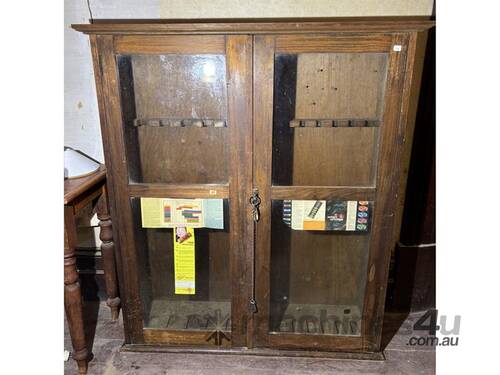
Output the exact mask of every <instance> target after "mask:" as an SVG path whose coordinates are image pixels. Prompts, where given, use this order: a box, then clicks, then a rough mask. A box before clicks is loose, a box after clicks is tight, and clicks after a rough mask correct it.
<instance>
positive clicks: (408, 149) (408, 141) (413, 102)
mask: <svg viewBox="0 0 500 375" xmlns="http://www.w3.org/2000/svg"><path fill="white" fill-rule="evenodd" d="M427 34H428V33H427V31H425V32H422V33H419V34H413V35H412V36H411V37H410V38H411V39H410V46H411V45H412V44H413V43H416V44H415V47H414V48H415V52H414V53H415V57H414V59H413V60H414V62H413V68H412V67H411V66H409V67H408V68H407V72H408V73H407V77H406V81H407V82H410V83H407V84H406V85H405V90H407V91H408V92H405V93H403V96H404V97H405V98H407V100H405V101H403V108H402V110H401V119H400V122H401V124H406V126H405V129H406V130H405V134H404V137H403V143H404V145H403V152H402V154H401V168H402V170H401V174H400V178H399V192H398V205H397V209H396V218H395V219H394V223H395V224H394V238H395V241H398V240H399V235H400V232H401V222H402V217H403V209H404V204H405V197H406V182H407V179H408V171H409V167H410V158H411V153H412V145H413V134H414V131H415V121H416V117H417V106H418V99H419V95H420V83H421V79H422V71H423V68H424V57H425V50H426V45H427ZM415 38H416V41H414V40H413V39H415Z"/></svg>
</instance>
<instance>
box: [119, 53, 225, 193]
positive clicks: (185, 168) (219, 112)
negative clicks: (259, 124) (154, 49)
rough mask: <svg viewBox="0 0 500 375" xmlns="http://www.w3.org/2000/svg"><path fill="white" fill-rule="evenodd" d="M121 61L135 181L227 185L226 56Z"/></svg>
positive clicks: (129, 153)
mask: <svg viewBox="0 0 500 375" xmlns="http://www.w3.org/2000/svg"><path fill="white" fill-rule="evenodd" d="M117 61H118V70H119V76H120V90H121V105H122V117H123V126H124V134H125V143H126V152H127V162H128V168H129V178H130V181H131V182H144V183H187V184H189V183H225V182H227V180H228V178H227V152H228V149H227V136H228V135H227V93H226V61H225V56H224V55H122V56H118V60H117Z"/></svg>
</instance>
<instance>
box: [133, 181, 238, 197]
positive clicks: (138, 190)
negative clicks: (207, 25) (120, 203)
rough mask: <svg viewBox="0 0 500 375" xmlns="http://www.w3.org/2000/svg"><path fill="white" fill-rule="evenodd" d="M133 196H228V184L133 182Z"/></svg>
mask: <svg viewBox="0 0 500 375" xmlns="http://www.w3.org/2000/svg"><path fill="white" fill-rule="evenodd" d="M128 190H129V195H130V196H131V197H156V198H228V196H229V188H228V185H227V184H225V185H216V184H189V185H179V184H132V185H129V189H128Z"/></svg>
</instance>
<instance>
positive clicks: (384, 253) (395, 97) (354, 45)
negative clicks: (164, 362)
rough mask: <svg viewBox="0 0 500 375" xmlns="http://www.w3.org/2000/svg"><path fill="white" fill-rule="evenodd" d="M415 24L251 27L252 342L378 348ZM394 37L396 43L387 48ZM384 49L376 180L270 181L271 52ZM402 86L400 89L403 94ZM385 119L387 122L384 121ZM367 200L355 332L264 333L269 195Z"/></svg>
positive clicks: (287, 346) (354, 349)
mask: <svg viewBox="0 0 500 375" xmlns="http://www.w3.org/2000/svg"><path fill="white" fill-rule="evenodd" d="M416 35H417V33H416V32H412V33H394V34H389V33H387V34H358V35H356V34H353V35H348V36H346V35H343V34H335V33H332V34H329V35H325V34H323V35H317V34H312V35H306V34H300V35H299V34H287V35H255V36H254V80H255V81H254V167H255V173H254V184H255V187H257V188H258V189H259V194H260V197H261V200H262V203H261V206H260V209H261V220H260V222H259V223H258V224H257V225H256V240H255V241H256V242H255V246H256V249H255V254H256V255H255V258H256V259H255V269H256V270H257V274H256V284H255V289H256V295H257V304H258V311H257V313H256V314H255V316H254V330H255V346H257V347H271V348H283V349H299V348H302V349H313V350H337V351H348V352H377V351H380V350H381V348H380V341H381V334H382V321H383V315H384V314H383V309H384V302H385V291H386V282H387V275H388V268H389V261H390V254H391V251H392V245H393V243H392V241H393V239H394V237H393V226H394V224H395V223H394V216H395V210H396V203H397V193H398V187H399V183H400V179H399V175H400V172H401V168H402V165H401V163H400V160H399V158H400V155H401V153H402V148H403V147H402V146H403V144H404V136H405V130H406V120H405V118H404V116H403V113H402V112H403V110H404V109H405V108H407V102H408V100H409V98H408V95H407V93H408V92H409V87H410V86H411V78H412V77H411V76H412V74H410V73H409V74H406V72H411V71H412V69H413V61H414V56H415V44H416ZM394 45H400V46H401V50H400V51H398V50H397V48H396V49H395V48H393V46H394ZM308 52H309V53H311V52H315V53H328V52H363V53H365V52H384V53H387V55H388V73H387V80H386V89H385V94H384V115H383V125H382V126H381V130H380V136H379V144H378V145H379V147H378V154H377V169H376V171H377V175H376V176H377V177H376V183H375V185H374V186H371V187H352V188H351V187H344V186H321V187H309V186H272V176H271V172H272V133H273V131H272V128H273V90H274V87H273V86H274V58H275V54H278V53H308ZM403 94H404V96H403ZM388 124H390V125H388ZM328 198H330V199H331V198H337V199H359V200H367V199H370V200H371V199H374V200H375V210H374V212H375V213H374V218H373V224H372V230H371V237H370V250H369V259H368V264H367V268H366V272H367V275H366V285H365V295H364V303H363V314H362V332H361V336H359V337H353V336H328V335H300V334H286V333H280V334H274V333H269V310H270V309H269V308H270V287H271V286H270V272H271V271H270V270H271V229H270V227H271V202H272V200H273V199H328Z"/></svg>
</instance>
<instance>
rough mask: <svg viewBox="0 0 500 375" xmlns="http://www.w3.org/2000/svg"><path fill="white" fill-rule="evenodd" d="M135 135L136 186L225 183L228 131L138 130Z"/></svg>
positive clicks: (207, 129)
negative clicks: (139, 177) (137, 155)
mask: <svg viewBox="0 0 500 375" xmlns="http://www.w3.org/2000/svg"><path fill="white" fill-rule="evenodd" d="M138 134H139V145H140V146H139V147H140V151H139V152H140V160H141V167H140V168H141V173H142V181H137V182H146V183H164V184H165V183H176V184H211V183H214V184H218V183H227V181H228V156H229V147H228V129H227V128H214V127H211V128H196V127H179V128H176V127H151V126H141V127H140V128H139V129H138Z"/></svg>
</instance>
